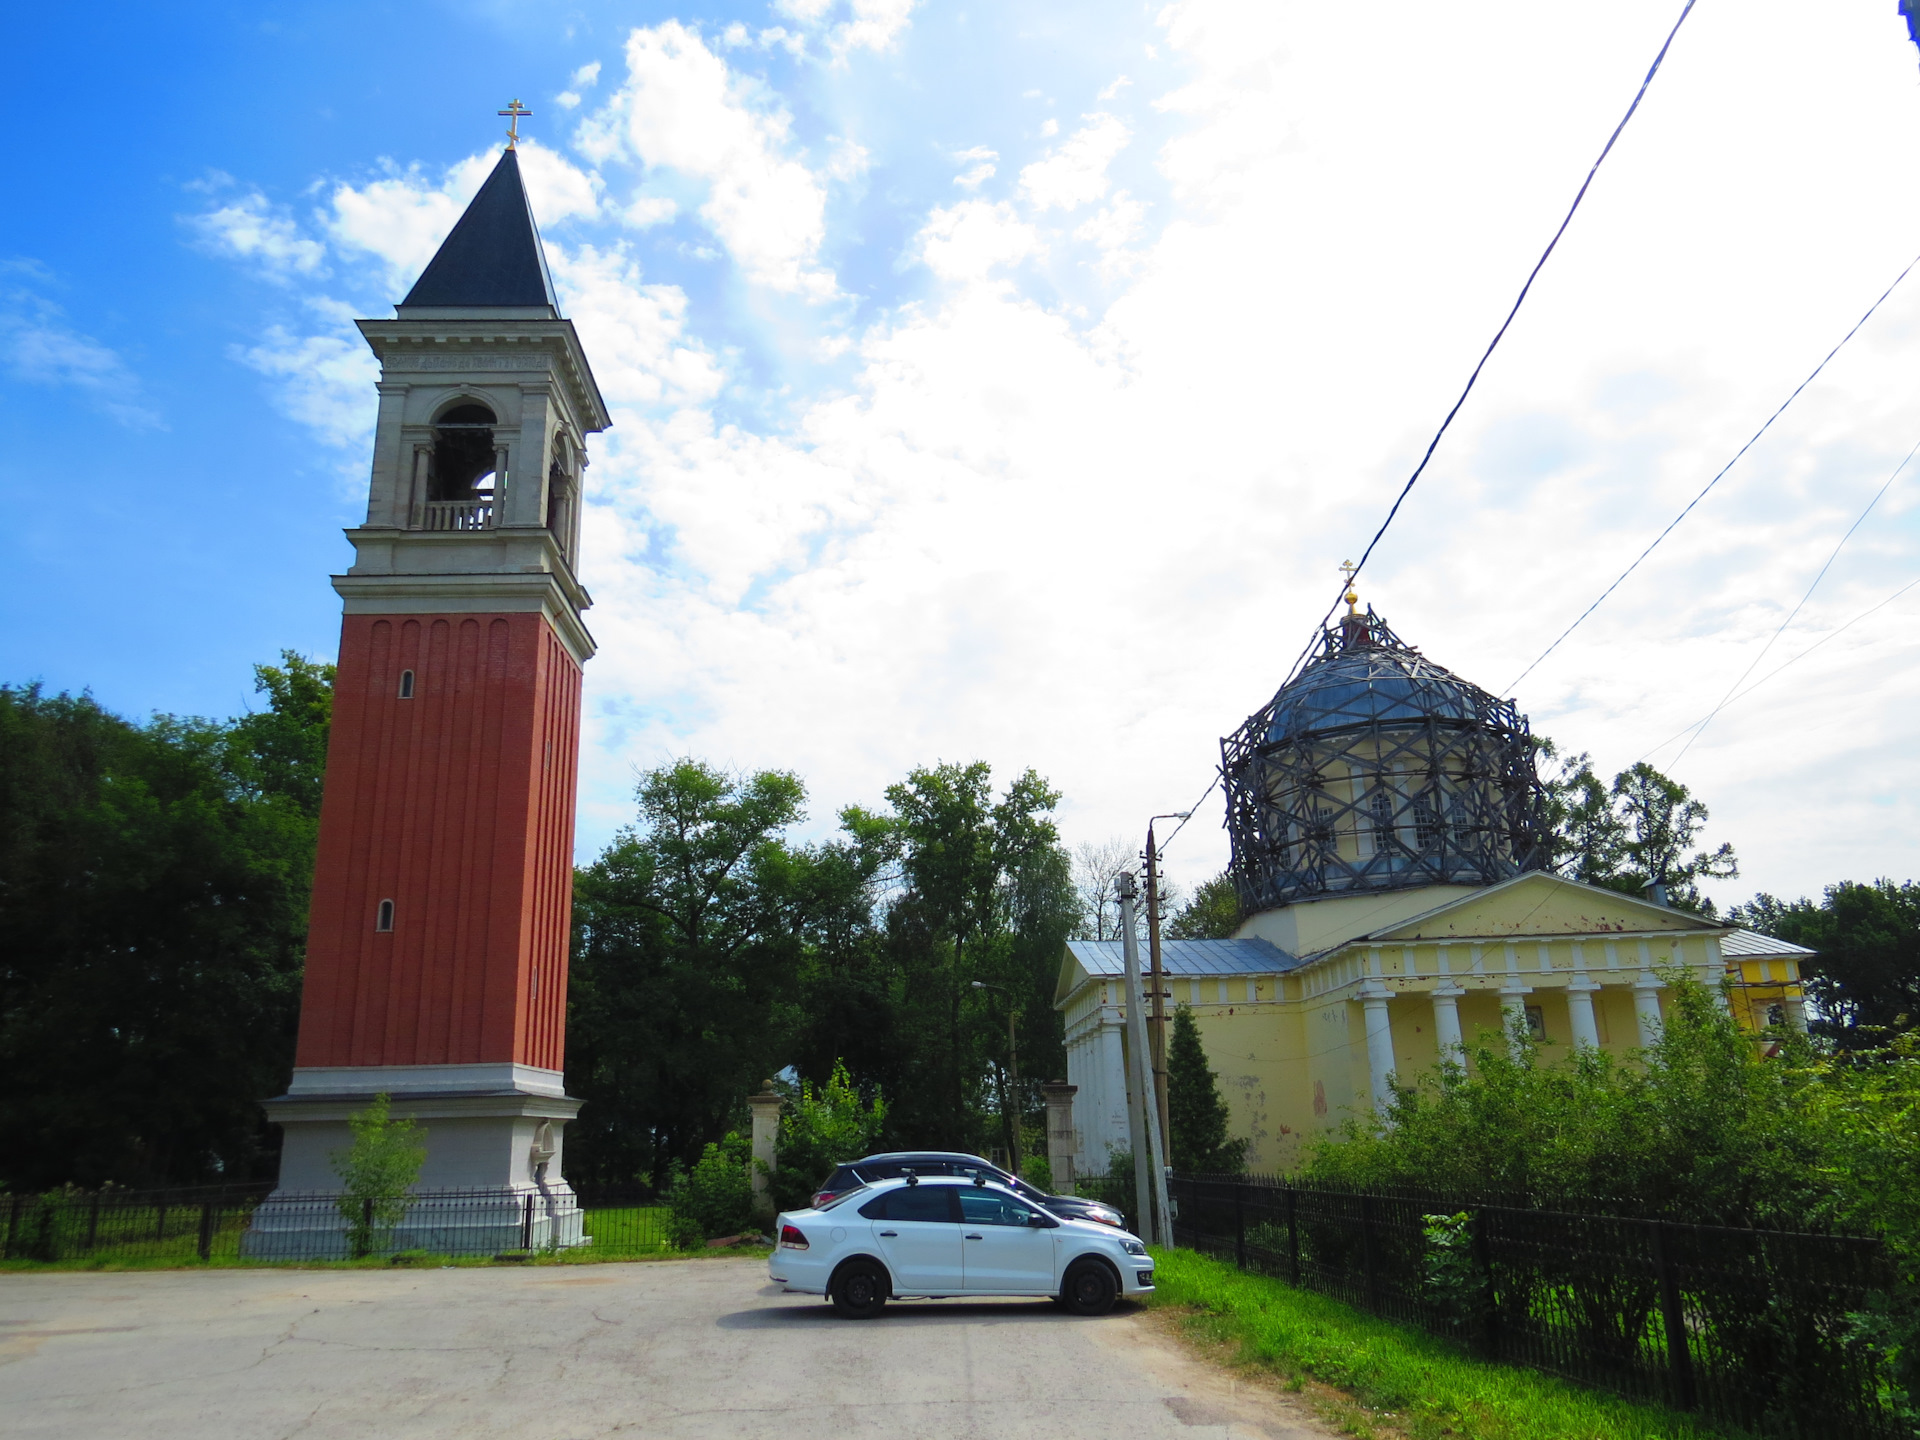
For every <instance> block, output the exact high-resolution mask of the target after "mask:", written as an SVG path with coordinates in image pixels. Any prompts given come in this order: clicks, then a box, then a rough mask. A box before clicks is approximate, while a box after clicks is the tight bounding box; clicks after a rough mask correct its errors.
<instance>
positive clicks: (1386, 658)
mask: <svg viewBox="0 0 1920 1440" xmlns="http://www.w3.org/2000/svg"><path fill="white" fill-rule="evenodd" d="M1493 703H1494V702H1493V699H1492V697H1491V696H1489V695H1488V694H1487V693H1486V692H1485V691H1483V690H1481V689H1480V687H1479V686H1477V685H1474V684H1472V683H1471V682H1469V681H1466V680H1463V679H1461V678H1460V677H1459V676H1458V675H1455V674H1454V673H1453V672H1452V671H1451V670H1448V669H1447V668H1446V667H1445V666H1442V665H1436V664H1434V662H1433V661H1431V660H1429V659H1427V658H1426V656H1424V655H1422V654H1421V653H1420V652H1419V651H1418V650H1416V649H1414V648H1413V647H1412V646H1411V645H1408V644H1407V643H1406V642H1405V641H1403V640H1402V639H1401V638H1400V637H1399V636H1398V635H1395V634H1394V633H1393V631H1392V630H1390V629H1388V628H1387V623H1386V621H1384V620H1382V619H1381V618H1380V617H1379V616H1377V615H1375V614H1374V613H1373V610H1372V609H1371V607H1369V609H1368V610H1367V613H1366V614H1365V615H1354V616H1348V617H1345V618H1344V619H1343V620H1342V622H1341V624H1340V626H1339V628H1338V629H1337V630H1328V631H1327V633H1326V636H1325V638H1324V640H1323V642H1322V646H1321V650H1320V653H1319V654H1317V655H1316V656H1315V657H1314V658H1313V659H1312V660H1311V661H1310V662H1308V664H1307V666H1306V668H1305V669H1304V670H1302V671H1301V673H1300V674H1299V676H1298V677H1296V678H1295V679H1294V680H1293V681H1291V682H1290V683H1289V684H1287V685H1285V686H1283V687H1282V688H1281V690H1280V692H1279V693H1278V694H1277V695H1275V696H1274V697H1273V701H1272V703H1271V704H1270V705H1269V707H1268V712H1267V726H1266V734H1265V735H1264V737H1262V738H1263V739H1264V741H1265V742H1266V743H1267V744H1269V745H1272V744H1279V743H1282V742H1284V741H1287V740H1291V739H1294V738H1296V737H1298V736H1301V735H1307V734H1314V733H1322V732H1338V731H1341V730H1345V729H1348V728H1349V727H1354V726H1361V725H1370V724H1379V723H1387V724H1393V723H1396V722H1414V723H1417V722H1419V721H1423V720H1427V719H1434V720H1440V721H1449V720H1450V721H1455V722H1459V723H1462V724H1470V723H1472V722H1474V721H1476V720H1478V719H1479V718H1480V717H1481V716H1482V715H1484V714H1485V713H1486V711H1487V709H1488V708H1489V707H1490V706H1491V705H1492V704H1493Z"/></svg>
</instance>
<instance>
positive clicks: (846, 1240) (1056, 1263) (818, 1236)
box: [767, 1176, 1153, 1319]
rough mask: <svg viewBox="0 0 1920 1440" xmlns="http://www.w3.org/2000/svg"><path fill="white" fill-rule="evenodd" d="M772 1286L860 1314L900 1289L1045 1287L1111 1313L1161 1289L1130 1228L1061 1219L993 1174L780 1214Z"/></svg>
mask: <svg viewBox="0 0 1920 1440" xmlns="http://www.w3.org/2000/svg"><path fill="white" fill-rule="evenodd" d="M774 1228H775V1233H776V1234H777V1235H778V1236H779V1243H778V1244H777V1245H776V1246H775V1247H774V1251H773V1254H772V1255H770V1256H769V1257H767V1273H768V1275H769V1276H771V1277H772V1279H773V1281H774V1283H776V1284H779V1285H784V1286H786V1287H787V1289H789V1290H794V1291H798V1292H799V1293H801V1294H803V1295H825V1296H827V1297H829V1298H830V1299H831V1300H832V1301H833V1308H834V1309H835V1310H837V1311H839V1312H840V1313H841V1314H842V1315H845V1316H847V1317H849V1318H850V1319H865V1318H866V1317H868V1316H871V1315H877V1314H879V1313H880V1308H881V1307H882V1306H883V1305H885V1304H886V1303H887V1300H888V1299H889V1298H890V1297H891V1298H893V1299H899V1298H902V1297H904V1296H921V1297H925V1298H928V1299H946V1298H948V1297H951V1296H955V1295H1036V1296H1038V1295H1045V1296H1049V1297H1051V1298H1053V1299H1054V1300H1055V1301H1057V1302H1058V1303H1059V1304H1061V1305H1063V1306H1065V1307H1066V1308H1067V1309H1069V1310H1072V1311H1074V1312H1075V1313H1076V1314H1080V1315H1104V1314H1105V1313H1106V1312H1107V1311H1109V1310H1111V1309H1112V1308H1113V1302H1114V1301H1115V1300H1116V1299H1118V1298H1119V1297H1120V1296H1122V1295H1128V1296H1137V1295H1150V1294H1152V1293H1153V1261H1152V1259H1151V1258H1150V1257H1149V1256H1148V1254H1147V1247H1146V1246H1145V1245H1143V1244H1141V1243H1140V1241H1139V1239H1138V1238H1137V1237H1135V1236H1133V1235H1129V1234H1127V1233H1126V1232H1125V1231H1124V1230H1115V1229H1114V1228H1113V1227H1111V1226H1108V1225H1096V1224H1093V1223H1091V1222H1089V1221H1085V1220H1062V1219H1060V1218H1059V1217H1057V1216H1054V1215H1051V1214H1049V1213H1048V1212H1047V1211H1045V1210H1043V1209H1042V1208H1040V1207H1039V1206H1038V1205H1035V1204H1033V1203H1032V1202H1031V1201H1029V1200H1025V1199H1022V1198H1021V1197H1020V1196H1019V1195H1016V1194H1014V1193H1013V1192H1012V1191H1010V1190H1006V1189H1003V1188H1002V1187H1001V1186H999V1185H993V1184H988V1183H986V1181H985V1180H984V1178H983V1179H980V1180H975V1181H973V1182H972V1183H970V1184H969V1183H967V1182H965V1181H956V1180H952V1179H945V1178H942V1179H927V1180H921V1179H918V1178H917V1177H914V1176H909V1177H907V1178H906V1179H903V1180H884V1181H881V1182H880V1183H878V1184H876V1185H870V1186H867V1187H865V1188H864V1189H860V1190H855V1191H853V1192H852V1193H851V1194H848V1195H843V1196H840V1197H839V1198H837V1199H835V1200H832V1201H829V1202H828V1203H827V1204H826V1205H824V1206H821V1207H820V1208H819V1209H817V1210H794V1211H790V1212H788V1213H786V1214H783V1215H781V1216H780V1217H779V1219H777V1220H776V1221H775V1222H774Z"/></svg>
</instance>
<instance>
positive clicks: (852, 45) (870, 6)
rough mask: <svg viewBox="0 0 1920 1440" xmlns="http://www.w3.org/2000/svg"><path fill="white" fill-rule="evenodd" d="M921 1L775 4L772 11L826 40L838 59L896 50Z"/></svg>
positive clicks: (787, 0) (785, 0)
mask: <svg viewBox="0 0 1920 1440" xmlns="http://www.w3.org/2000/svg"><path fill="white" fill-rule="evenodd" d="M916 4H918V0H847V3H845V4H841V3H840V0H774V6H773V8H774V9H775V10H777V11H778V12H779V13H781V14H782V15H785V16H787V17H788V18H789V19H791V20H794V21H796V22H798V23H799V24H800V25H802V26H805V27H806V28H808V29H810V30H814V31H817V32H819V33H821V34H822V35H824V36H825V38H826V41H827V44H828V46H829V48H830V49H832V51H833V53H834V54H835V55H837V56H845V55H846V54H847V53H848V52H849V51H853V50H873V51H883V50H890V49H892V48H893V44H894V42H895V41H896V40H898V39H899V38H900V32H901V31H903V30H905V29H906V28H907V25H908V23H909V22H910V21H911V19H912V18H913V11H914V7H915V5H916Z"/></svg>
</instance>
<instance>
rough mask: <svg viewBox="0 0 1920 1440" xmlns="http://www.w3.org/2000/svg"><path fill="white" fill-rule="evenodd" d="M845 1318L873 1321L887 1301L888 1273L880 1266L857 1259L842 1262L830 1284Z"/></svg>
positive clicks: (832, 1296) (829, 1289) (837, 1308)
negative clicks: (844, 1263) (845, 1263)
mask: <svg viewBox="0 0 1920 1440" xmlns="http://www.w3.org/2000/svg"><path fill="white" fill-rule="evenodd" d="M827 1294H828V1296H829V1298H830V1299H832V1301H833V1308H834V1310H835V1312H836V1313H838V1314H839V1315H840V1316H841V1318H842V1319H846V1320H871V1319H872V1318H873V1317H874V1316H875V1315H878V1314H879V1313H880V1307H881V1306H883V1305H885V1304H886V1303H887V1276H886V1272H885V1271H883V1270H882V1269H881V1268H880V1267H879V1266H878V1265H874V1264H870V1263H868V1262H865V1261H860V1260H856V1261H854V1262H852V1263H851V1264H848V1265H842V1266H841V1267H840V1269H839V1271H838V1272H837V1273H836V1274H835V1275H834V1277H833V1283H832V1284H831V1285H830V1286H828V1287H827Z"/></svg>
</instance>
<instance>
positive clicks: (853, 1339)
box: [0, 1259, 1331, 1440]
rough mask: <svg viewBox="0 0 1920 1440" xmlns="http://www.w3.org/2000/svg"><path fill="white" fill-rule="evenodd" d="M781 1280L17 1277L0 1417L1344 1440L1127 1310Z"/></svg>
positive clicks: (190, 1430)
mask: <svg viewBox="0 0 1920 1440" xmlns="http://www.w3.org/2000/svg"><path fill="white" fill-rule="evenodd" d="M763 1266H764V1261H759V1260H747V1259H740V1260H734V1259H726V1260H693V1261H675V1262H666V1263H654V1264H643V1265H589V1266H577V1267H576V1266H568V1267H565V1268H562V1267H536V1268H533V1269H529V1270H508V1269H486V1270H430V1271H410V1270H396V1271H318V1270H310V1271H299V1270H209V1271H197V1272H194V1271H162V1272H133V1273H123V1274H85V1273H77V1274H68V1273H60V1274H10V1275H0V1397H4V1398H0V1413H4V1415H5V1417H6V1418H5V1430H6V1433H7V1434H8V1435H9V1436H10V1437H12V1440H99V1437H102V1436H112V1437H115V1440H147V1437H153V1440H162V1437H165V1440H174V1437H182V1440H184V1437H192V1440H228V1437H233V1440H294V1437H303V1440H331V1437H341V1440H345V1437H353V1440H364V1437H367V1436H379V1437H388V1436H403V1437H433V1440H441V1437H449V1440H450V1437H455V1436H463V1437H464V1436H475V1437H478V1436H486V1437H496V1440H497V1437H515V1440H518V1437H538V1440H588V1437H596V1436H612V1435H631V1436H644V1437H663V1440H682V1437H742V1440H757V1437H768V1440H772V1437H783V1440H790V1437H795V1436H803V1437H815V1436H818V1437H823V1440H845V1437H850V1436H867V1435H872V1436H883V1435H884V1436H888V1437H899V1436H902V1435H939V1436H943V1437H960V1440H966V1437H979V1440H1024V1437H1029V1436H1031V1437H1035V1440H1038V1437H1046V1440H1077V1437H1083V1436H1084V1437H1087V1440H1095V1437H1098V1440H1147V1437H1181V1440H1199V1437H1227V1436H1233V1437H1254V1436H1259V1437H1266V1440H1309V1437H1312V1440H1321V1437H1324V1436H1326V1435H1328V1434H1330V1433H1331V1432H1329V1431H1327V1430H1325V1429H1323V1428H1322V1427H1320V1426H1319V1425H1318V1424H1317V1423H1316V1422H1315V1421H1313V1420H1312V1419H1311V1418H1310V1417H1309V1416H1308V1414H1307V1413H1306V1411H1305V1410H1304V1409H1303V1408H1301V1407H1298V1406H1295V1405H1293V1404H1291V1403H1290V1401H1289V1400H1288V1399H1287V1398H1286V1397H1283V1396H1277V1395H1274V1394H1272V1393H1270V1392H1267V1391H1265V1390H1250V1389H1249V1388H1248V1387H1246V1386H1244V1385H1240V1386H1236V1385H1234V1384H1233V1382H1231V1381H1230V1380H1229V1379H1228V1378H1227V1377H1226V1376H1225V1375H1224V1374H1223V1373H1221V1372H1220V1371H1219V1370H1218V1369H1217V1368H1216V1367H1213V1366H1210V1365H1207V1364H1205V1363H1203V1362H1201V1361H1198V1360H1195V1359H1193V1358H1191V1357H1190V1356H1188V1355H1186V1354H1185V1353H1184V1352H1183V1351H1182V1350H1181V1349H1180V1348H1179V1347H1178V1346H1177V1345H1176V1344H1174V1343H1173V1342H1171V1341H1170V1340H1168V1339H1167V1338H1166V1337H1165V1336H1163V1335H1162V1334H1161V1333H1160V1331H1159V1330H1158V1329H1157V1327H1155V1326H1154V1325H1153V1324H1151V1323H1150V1322H1148V1320H1147V1319H1146V1317H1145V1316H1144V1315H1143V1314H1142V1313H1141V1312H1139V1311H1137V1310H1132V1309H1129V1308H1128V1307H1122V1308H1121V1309H1120V1310H1117V1311H1116V1312H1115V1313H1114V1314H1112V1315H1109V1316H1106V1317H1104V1318H1102V1319H1099V1320H1084V1319H1078V1318H1075V1317H1073V1316H1068V1315H1063V1314H1060V1313H1058V1312H1056V1311H1055V1310H1053V1308H1052V1307H1051V1306H1049V1305H1047V1304H1046V1303H1044V1302H1035V1301H969V1302H965V1303H961V1302H933V1301H915V1302H909V1303H905V1304H894V1305H889V1306H888V1307H887V1310H886V1313H885V1314H884V1315H883V1316H882V1317H881V1318H880V1319H879V1320H875V1321H868V1322H848V1321H842V1320H839V1319H837V1318H835V1317H834V1315H833V1314H832V1312H831V1311H830V1310H829V1309H828V1308H827V1307H826V1306H825V1305H824V1304H822V1303H820V1302H819V1301H816V1300H814V1299H812V1298H810V1297H807V1296H799V1295H786V1294H783V1293H781V1292H780V1291H779V1290H778V1289H777V1288H775V1287H772V1286H769V1285H768V1284H767V1283H766V1271H765V1269H764V1268H763Z"/></svg>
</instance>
